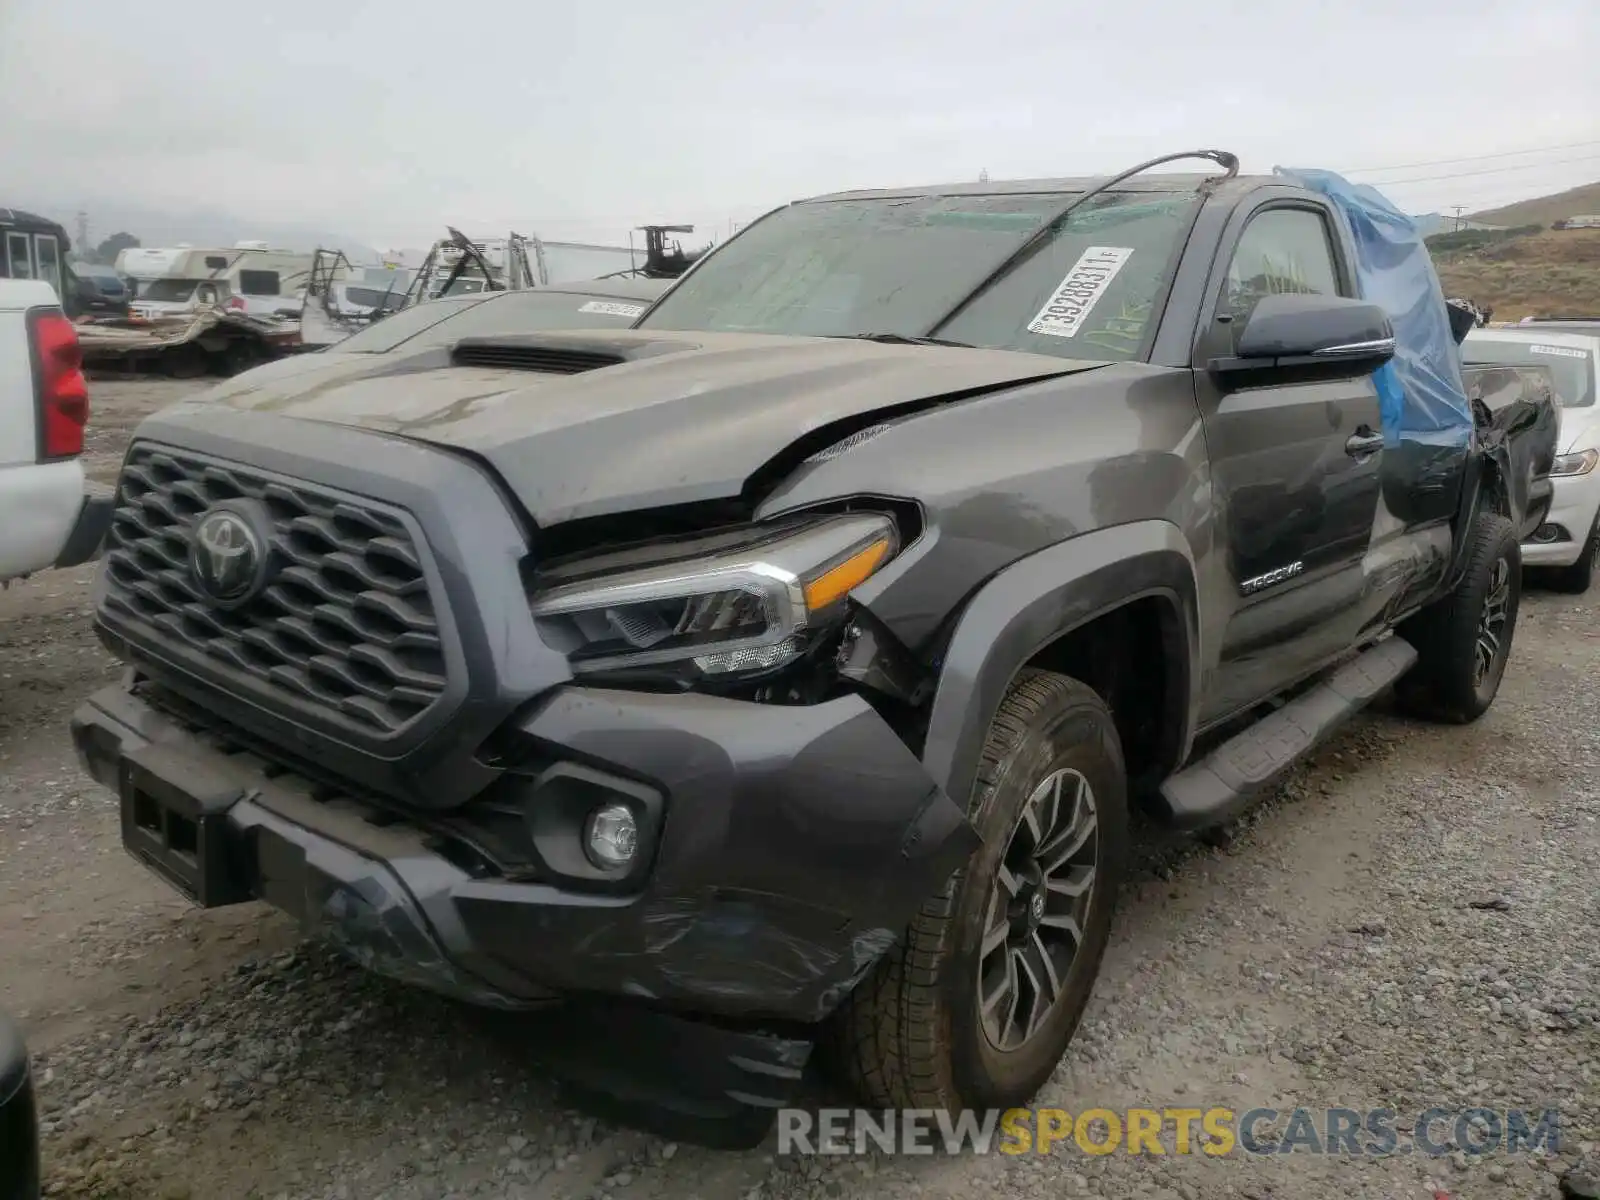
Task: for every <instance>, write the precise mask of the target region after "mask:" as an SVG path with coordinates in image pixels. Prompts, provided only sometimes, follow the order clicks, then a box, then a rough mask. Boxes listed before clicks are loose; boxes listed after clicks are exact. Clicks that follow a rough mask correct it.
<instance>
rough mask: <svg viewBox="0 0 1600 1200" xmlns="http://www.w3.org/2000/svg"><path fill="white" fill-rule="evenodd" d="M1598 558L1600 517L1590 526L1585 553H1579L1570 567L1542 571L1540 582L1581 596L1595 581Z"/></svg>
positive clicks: (1599, 555)
mask: <svg viewBox="0 0 1600 1200" xmlns="http://www.w3.org/2000/svg"><path fill="white" fill-rule="evenodd" d="M1597 558H1600V517H1597V518H1596V519H1595V523H1594V525H1593V527H1591V528H1590V530H1589V537H1588V540H1587V541H1585V542H1584V543H1583V553H1581V554H1580V555H1578V561H1577V562H1575V563H1573V564H1572V565H1571V566H1570V567H1557V568H1556V569H1555V570H1552V571H1547V572H1543V573H1541V575H1540V577H1539V582H1540V583H1542V584H1544V585H1545V586H1546V587H1548V588H1550V589H1551V590H1552V591H1556V592H1567V593H1569V594H1570V595H1574V596H1581V595H1583V593H1585V592H1587V591H1588V590H1589V585H1590V584H1591V583H1593V582H1594V568H1595V560H1596V559H1597Z"/></svg>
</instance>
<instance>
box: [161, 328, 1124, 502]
mask: <svg viewBox="0 0 1600 1200" xmlns="http://www.w3.org/2000/svg"><path fill="white" fill-rule="evenodd" d="M490 341H492V343H493V346H494V347H495V348H496V349H498V348H501V347H505V348H514V349H519V350H526V349H528V348H532V349H535V350H538V349H541V348H543V349H545V350H548V349H550V348H552V347H555V348H557V349H558V350H559V351H560V352H561V353H565V354H571V353H580V354H589V355H601V356H606V357H607V358H608V359H609V361H611V362H614V363H615V364H616V365H607V366H601V367H598V368H597V369H593V370H588V371H585V372H583V373H581V374H553V373H545V372H540V371H536V370H526V369H515V368H506V367H499V366H495V367H490V366H481V367H480V366H454V365H451V362H452V359H451V357H450V355H451V351H450V350H449V349H448V348H444V347H441V348H437V349H435V350H429V351H421V352H418V353H415V354H413V355H410V356H400V355H359V356H358V355H340V356H330V357H333V358H334V359H335V361H331V362H325V363H324V362H314V361H313V360H317V359H322V358H323V355H320V354H319V355H312V356H307V358H305V359H291V360H288V361H287V362H285V363H279V364H272V365H271V366H269V367H266V368H259V369H257V370H254V371H250V372H248V373H246V374H243V375H240V376H238V377H236V378H234V379H232V380H229V381H228V382H227V383H225V384H223V385H221V386H220V387H218V388H215V389H212V390H211V391H209V392H207V393H204V394H202V395H200V396H197V397H195V398H194V399H193V400H190V401H184V402H180V404H179V405H177V406H176V407H175V408H173V409H170V410H168V412H169V413H172V414H173V415H175V416H177V415H182V414H184V413H186V412H193V411H194V410H197V409H198V410H201V411H202V412H207V413H212V414H215V413H216V409H217V408H218V407H219V406H221V407H225V408H231V409H241V410H251V411H257V412H270V413H274V414H276V415H278V416H282V417H289V418H295V419H300V420H306V421H321V422H330V423H334V424H339V425H345V426H351V427H355V428H360V429H368V430H373V431H375V432H380V433H386V434H391V435H396V436H400V437H405V438H410V439H414V440H417V441H421V442H426V443H429V444H432V445H437V446H442V447H447V448H449V449H452V450H457V451H463V452H466V453H469V454H471V455H474V456H476V457H478V458H480V459H481V460H483V461H484V462H486V463H488V464H489V465H490V466H491V467H492V468H493V469H494V470H495V471H496V472H497V473H498V474H499V475H500V477H501V478H502V479H503V480H504V481H505V483H506V485H507V486H508V487H510V488H511V489H512V490H513V491H514V492H515V493H516V494H517V496H518V498H519V499H520V500H521V501H522V503H523V505H524V506H525V507H526V509H527V511H528V514H529V515H530V516H531V517H532V518H533V519H534V521H535V522H537V523H538V524H540V525H552V524H557V523H559V522H562V521H568V520H573V519H576V518H580V517H587V516H598V515H601V514H604V513H613V512H626V511H630V510H636V509H645V508H657V507H663V506H667V505H674V504H686V503H691V502H694V501H700V500H714V499H725V498H731V497H736V496H738V495H740V493H741V492H742V491H743V490H744V486H745V483H746V481H747V480H748V479H749V478H750V477H751V476H752V475H753V474H755V473H756V472H757V471H758V470H759V469H760V468H761V467H762V466H763V465H765V464H766V463H768V462H769V461H771V460H772V459H773V458H774V457H775V456H777V455H779V454H781V453H782V452H783V451H784V450H785V449H787V448H788V447H790V446H791V445H792V444H793V443H795V442H797V441H800V440H801V439H803V438H806V437H807V435H808V434H810V435H814V436H813V437H812V438H810V439H808V441H807V444H808V445H810V446H811V447H812V448H813V449H816V448H820V444H826V442H827V432H826V430H827V427H829V426H834V425H838V424H840V423H844V424H843V425H842V426H841V429H840V431H839V432H840V434H841V436H842V435H843V434H845V433H848V432H850V431H852V430H853V429H854V428H857V427H859V425H861V424H863V423H865V422H864V421H863V420H862V419H863V418H869V417H870V416H872V415H873V414H877V413H883V412H892V411H894V410H900V409H904V408H905V407H906V406H916V405H920V404H925V403H930V402H932V403H937V402H940V401H944V400H956V399H960V398H963V397H965V396H970V395H974V394H978V393H981V392H985V391H992V390H995V389H996V388H1001V387H1005V386H1008V385H1014V384H1019V383H1023V382H1026V381H1029V380H1036V379H1044V378H1049V377H1052V376H1059V375H1067V374H1072V373H1074V372H1078V371H1087V370H1091V369H1093V368H1096V367H1101V366H1104V365H1105V364H1104V363H1100V362H1087V361H1077V360H1068V359H1059V358H1052V357H1048V356H1044V355H1034V354H1022V353H1014V352H1010V351H1002V350H967V349H961V348H955V347H941V346H898V345H882V344H878V343H875V342H866V341H856V340H850V339H839V338H786V337H771V336H766V335H758V334H703V333H677V332H673V333H666V332H657V331H654V330H650V331H646V330H616V331H611V330H608V331H606V332H605V333H592V332H591V333H577V334H572V333H568V334H540V335H538V336H536V337H524V338H505V339H483V340H482V341H481V342H475V343H474V345H479V346H481V345H484V344H487V343H489V342H490ZM357 358H359V359H361V360H362V361H361V362H359V363H355V362H351V361H349V360H351V359H357ZM618 360H621V361H618ZM302 363H303V364H304V366H303V367H302V365H301V364H302ZM197 415H198V414H197ZM216 415H220V414H216ZM202 419H205V418H202Z"/></svg>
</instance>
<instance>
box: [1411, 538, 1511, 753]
mask: <svg viewBox="0 0 1600 1200" xmlns="http://www.w3.org/2000/svg"><path fill="white" fill-rule="evenodd" d="M1470 536H1471V538H1472V545H1471V546H1470V547H1469V549H1468V551H1467V561H1466V570H1465V572H1464V573H1463V574H1462V577H1461V580H1460V582H1459V583H1457V585H1456V589H1455V591H1453V592H1451V593H1450V595H1448V596H1446V597H1445V598H1444V599H1442V600H1439V601H1436V602H1435V603H1433V604H1431V605H1429V606H1428V607H1427V608H1425V609H1423V610H1422V611H1421V612H1420V613H1418V614H1417V615H1416V616H1414V617H1411V618H1410V619H1409V620H1407V621H1406V622H1405V623H1403V624H1402V625H1401V626H1400V629H1399V633H1400V635H1401V636H1402V637H1404V638H1405V639H1406V640H1407V641H1408V642H1410V643H1411V644H1412V645H1413V646H1415V647H1416V650H1417V662H1416V665H1415V666H1413V667H1412V668H1411V670H1410V671H1408V672H1407V673H1406V675H1405V676H1404V678H1402V679H1401V680H1400V683H1399V685H1398V686H1397V687H1396V689H1395V694H1396V697H1397V699H1398V700H1399V701H1400V703H1401V706H1402V707H1403V708H1405V709H1406V710H1407V711H1409V712H1411V713H1413V714H1415V715H1417V716H1421V717H1426V718H1429V719H1432V720H1442V721H1448V722H1451V723H1454V724H1466V723H1467V722H1469V721H1476V720H1477V719H1478V718H1479V717H1481V716H1482V715H1483V714H1484V713H1486V712H1488V711H1489V706H1490V705H1491V704H1493V703H1494V698H1495V696H1496V694H1497V693H1498V692H1499V691H1500V680H1501V678H1502V677H1503V676H1504V675H1505V670H1506V663H1507V661H1509V659H1510V657H1511V639H1512V635H1513V634H1514V633H1515V632H1516V627H1517V609H1518V606H1519V604H1520V602H1521V599H1522V548H1521V546H1520V545H1519V544H1518V542H1517V535H1516V530H1515V529H1514V528H1513V527H1512V525H1511V522H1510V521H1508V520H1506V518H1504V517H1502V516H1500V515H1498V514H1496V513H1484V514H1482V515H1480V516H1479V517H1478V519H1477V522H1476V523H1475V524H1474V525H1473V528H1472V533H1471V535H1470Z"/></svg>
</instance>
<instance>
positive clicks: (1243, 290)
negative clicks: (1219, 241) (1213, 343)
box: [1217, 208, 1343, 338]
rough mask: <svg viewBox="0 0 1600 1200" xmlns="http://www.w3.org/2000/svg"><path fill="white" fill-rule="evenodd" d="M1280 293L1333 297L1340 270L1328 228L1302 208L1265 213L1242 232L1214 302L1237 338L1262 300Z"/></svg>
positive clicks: (1336, 290)
mask: <svg viewBox="0 0 1600 1200" xmlns="http://www.w3.org/2000/svg"><path fill="white" fill-rule="evenodd" d="M1281 292H1298V293H1300V294H1302V295H1313V296H1338V295H1341V294H1343V289H1341V287H1340V285H1339V271H1338V268H1337V266H1336V265H1335V260H1334V256H1333V242H1332V240H1331V239H1330V238H1329V236H1328V223H1327V221H1326V220H1325V219H1324V217H1323V216H1322V215H1321V214H1320V213H1317V212H1313V211H1311V210H1309V209H1304V208H1269V209H1267V210H1266V211H1265V212H1261V213H1257V214H1256V215H1255V216H1254V217H1252V218H1251V219H1250V223H1249V224H1248V225H1246V226H1245V227H1244V233H1243V234H1242V235H1241V236H1240V238H1239V245H1238V246H1237V247H1236V248H1235V250H1234V252H1233V261H1232V262H1230V263H1229V264H1228V274H1227V278H1226V279H1225V280H1224V282H1223V286H1222V294H1221V296H1220V297H1218V300H1217V312H1218V315H1221V314H1223V313H1227V314H1229V315H1230V316H1232V318H1233V321H1232V326H1233V336H1234V337H1235V338H1237V337H1238V336H1239V332H1240V331H1241V330H1242V329H1243V328H1244V324H1245V322H1246V321H1247V320H1248V319H1249V317H1250V314H1251V312H1252V311H1254V309H1255V306H1256V304H1257V303H1258V302H1260V300H1261V298H1262V297H1263V296H1271V295H1275V294H1277V293H1281Z"/></svg>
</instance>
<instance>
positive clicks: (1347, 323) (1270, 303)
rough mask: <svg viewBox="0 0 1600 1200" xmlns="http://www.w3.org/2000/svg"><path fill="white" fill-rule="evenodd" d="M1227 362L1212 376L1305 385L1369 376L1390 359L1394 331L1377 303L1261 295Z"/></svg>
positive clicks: (1218, 362)
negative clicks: (1289, 379) (1292, 381)
mask: <svg viewBox="0 0 1600 1200" xmlns="http://www.w3.org/2000/svg"><path fill="white" fill-rule="evenodd" d="M1236 344H1237V347H1238V349H1237V351H1236V353H1235V355H1234V357H1232V358H1214V359H1212V360H1211V362H1210V363H1209V364H1208V367H1209V369H1210V370H1211V372H1212V373H1213V374H1216V375H1223V376H1235V375H1237V376H1260V377H1262V378H1261V380H1260V381H1261V382H1266V381H1267V380H1266V378H1265V377H1267V376H1284V377H1292V378H1297V379H1305V380H1307V381H1310V380H1314V379H1341V378H1354V377H1355V376H1357V375H1370V374H1371V373H1372V372H1373V371H1376V370H1377V369H1378V368H1379V367H1381V366H1383V365H1384V363H1386V362H1388V361H1389V360H1390V359H1392V358H1393V357H1394V351H1395V341H1394V327H1393V325H1391V324H1390V322H1389V314H1388V313H1386V312H1384V311H1383V309H1382V308H1380V307H1379V306H1378V305H1376V304H1368V303H1367V302H1366V301H1364V300H1352V299H1349V298H1348V297H1345V296H1312V295H1304V294H1302V293H1298V292H1282V293H1278V294H1275V295H1271V296H1263V297H1262V298H1261V300H1260V301H1258V302H1257V304H1256V306H1255V309H1254V310H1253V311H1252V312H1251V314H1250V317H1249V319H1248V320H1247V321H1246V322H1245V326H1244V329H1243V330H1241V331H1240V333H1239V340H1238V342H1237V343H1236Z"/></svg>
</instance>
